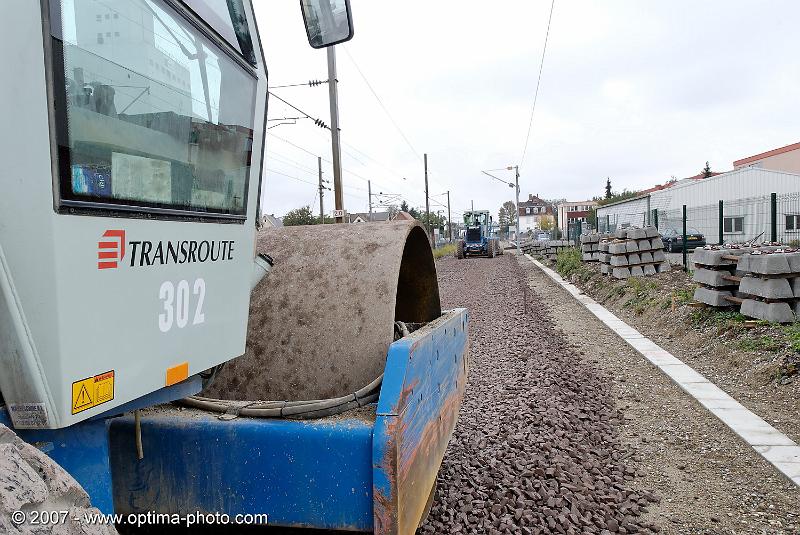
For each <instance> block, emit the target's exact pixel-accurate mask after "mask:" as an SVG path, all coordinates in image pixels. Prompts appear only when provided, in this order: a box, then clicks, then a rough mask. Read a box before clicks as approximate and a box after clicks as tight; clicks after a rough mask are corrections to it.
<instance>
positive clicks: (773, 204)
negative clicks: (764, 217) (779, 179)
mask: <svg viewBox="0 0 800 535" xmlns="http://www.w3.org/2000/svg"><path fill="white" fill-rule="evenodd" d="M770 212H771V214H772V217H771V223H770V234H771V238H772V239H771V241H773V242H776V241H778V194H777V193H773V194H772V195H770Z"/></svg>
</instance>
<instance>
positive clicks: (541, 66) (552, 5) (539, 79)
mask: <svg viewBox="0 0 800 535" xmlns="http://www.w3.org/2000/svg"><path fill="white" fill-rule="evenodd" d="M555 5H556V0H551V2H550V16H549V17H548V18H547V32H546V33H545V35H544V47H543V48H542V60H541V61H540V62H539V76H538V77H537V79H536V92H535V93H534V94H533V105H532V106H531V118H530V121H528V133H527V134H526V135H525V148H524V149H522V157H521V158H520V161H519V165H520V167H521V166H522V164H523V163H525V156H526V155H527V153H528V143H529V141H530V138H531V130H532V129H533V115H534V113H535V112H536V102H537V100H539V86H540V85H541V83H542V71H543V70H544V58H545V54H546V53H547V41H548V39H549V38H550V23H551V22H552V20H553V9H554V8H555Z"/></svg>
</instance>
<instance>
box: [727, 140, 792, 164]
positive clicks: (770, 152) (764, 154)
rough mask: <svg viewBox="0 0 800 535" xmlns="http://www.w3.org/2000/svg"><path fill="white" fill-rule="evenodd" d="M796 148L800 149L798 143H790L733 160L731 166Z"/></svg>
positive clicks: (755, 160)
mask: <svg viewBox="0 0 800 535" xmlns="http://www.w3.org/2000/svg"><path fill="white" fill-rule="evenodd" d="M798 149H800V143H792V144H791V145H786V146H785V147H780V148H778V149H772V150H768V151H767V152H762V153H761V154H756V155H754V156H748V157H747V158H742V159H741V160H736V161H735V162H733V166H734V167H739V166H742V165H747V164H749V163H753V162H757V161H759V160H763V159H764V158H769V157H770V156H777V155H778V154H783V153H785V152H792V151H793V150H798Z"/></svg>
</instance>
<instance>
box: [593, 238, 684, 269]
mask: <svg viewBox="0 0 800 535" xmlns="http://www.w3.org/2000/svg"><path fill="white" fill-rule="evenodd" d="M598 251H600V253H601V256H600V258H599V260H600V262H601V266H600V271H601V273H605V274H610V275H611V276H612V277H614V278H617V279H627V278H629V277H649V276H652V275H655V274H656V273H661V272H663V271H669V269H670V265H669V262H667V259H666V256H665V255H664V243H663V242H662V241H661V237H660V236H659V234H658V229H656V228H655V227H645V228H629V229H618V230H617V231H616V232H614V234H613V238H612V239H610V240H605V241H601V242H600V246H598ZM603 253H605V254H603Z"/></svg>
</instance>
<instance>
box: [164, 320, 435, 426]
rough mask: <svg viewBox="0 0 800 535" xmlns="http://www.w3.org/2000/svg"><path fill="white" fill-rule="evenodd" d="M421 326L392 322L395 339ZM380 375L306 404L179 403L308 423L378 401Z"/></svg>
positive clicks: (232, 414) (207, 377)
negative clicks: (344, 392) (355, 387)
mask: <svg viewBox="0 0 800 535" xmlns="http://www.w3.org/2000/svg"><path fill="white" fill-rule="evenodd" d="M421 325H422V324H413V323H412V324H407V323H404V322H402V321H395V322H394V331H395V333H394V339H395V341H396V340H399V339H401V338H403V337H405V336H409V335H410V334H411V333H412V332H413V331H414V330H416V329H418V328H419V327H420V326H421ZM220 367H221V366H218V367H216V368H213V369H212V370H209V373H207V374H206V375H205V376H204V379H205V382H206V383H208V382H211V381H213V379H214V376H215V375H216V373H217V371H218V370H219V368H220ZM381 384H383V374H381V375H380V376H379V377H378V378H376V379H375V380H373V381H372V382H371V383H369V384H368V385H367V386H365V387H363V388H361V389H359V390H357V391H355V392H353V393H352V394H348V395H346V396H342V397H338V398H331V399H310V400H305V401H230V400H224V399H215V398H208V397H202V396H191V397H188V398H184V399H182V400H180V401H179V402H178V403H180V404H182V405H185V406H187V407H192V408H195V409H200V410H203V411H207V412H215V413H221V414H227V415H229V417H231V418H236V417H238V416H247V417H250V418H287V419H289V418H290V419H297V420H310V419H314V418H325V417H327V416H334V415H336V414H342V413H344V412H347V411H349V410H352V409H357V408H359V407H363V406H365V405H369V404H370V403H375V402H376V401H378V397H379V395H380V388H381Z"/></svg>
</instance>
